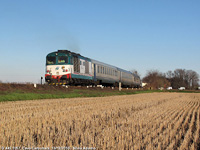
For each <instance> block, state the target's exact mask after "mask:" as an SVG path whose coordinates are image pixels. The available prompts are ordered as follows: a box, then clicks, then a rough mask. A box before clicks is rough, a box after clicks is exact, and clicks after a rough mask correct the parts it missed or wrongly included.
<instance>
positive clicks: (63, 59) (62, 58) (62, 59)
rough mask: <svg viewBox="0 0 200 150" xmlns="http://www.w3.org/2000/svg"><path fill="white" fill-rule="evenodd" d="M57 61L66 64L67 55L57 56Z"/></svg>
mask: <svg viewBox="0 0 200 150" xmlns="http://www.w3.org/2000/svg"><path fill="white" fill-rule="evenodd" d="M58 63H59V64H66V63H68V57H67V56H58Z"/></svg>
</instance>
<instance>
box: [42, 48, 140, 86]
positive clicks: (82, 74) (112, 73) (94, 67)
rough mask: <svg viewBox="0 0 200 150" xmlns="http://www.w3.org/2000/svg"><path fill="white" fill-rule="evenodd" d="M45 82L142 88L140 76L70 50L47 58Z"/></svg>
mask: <svg viewBox="0 0 200 150" xmlns="http://www.w3.org/2000/svg"><path fill="white" fill-rule="evenodd" d="M45 81H46V82H48V83H49V84H67V85H80V84H81V85H93V84H95V85H97V84H100V85H110V86H118V84H119V82H121V83H122V86H126V87H140V85H141V81H140V78H139V76H137V75H136V74H132V73H131V72H129V71H126V70H123V69H120V68H117V67H115V66H112V65H108V64H105V63H102V62H99V61H96V60H93V59H90V58H87V57H84V56H81V55H80V54H78V53H73V52H70V51H68V50H58V51H56V52H52V53H49V54H48V55H47V56H46V74H45Z"/></svg>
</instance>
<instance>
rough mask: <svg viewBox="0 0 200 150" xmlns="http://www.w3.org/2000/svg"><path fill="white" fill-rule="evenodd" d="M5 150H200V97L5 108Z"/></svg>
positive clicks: (1, 123) (0, 112) (0, 106)
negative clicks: (9, 149) (82, 149)
mask: <svg viewBox="0 0 200 150" xmlns="http://www.w3.org/2000/svg"><path fill="white" fill-rule="evenodd" d="M0 116H1V117H0V147H1V146H2V147H27V148H30V147H49V148H50V149H51V148H52V147H68V148H70V149H73V147H79V148H80V147H90V148H91V147H93V148H96V149H120V150H121V149H181V150H182V149H199V148H200V138H199V136H200V94H194V93H192V94H191V93H188V94H186V93H151V94H138V95H128V96H111V97H99V98H73V99H51V100H38V101H18V102H5V103H0Z"/></svg>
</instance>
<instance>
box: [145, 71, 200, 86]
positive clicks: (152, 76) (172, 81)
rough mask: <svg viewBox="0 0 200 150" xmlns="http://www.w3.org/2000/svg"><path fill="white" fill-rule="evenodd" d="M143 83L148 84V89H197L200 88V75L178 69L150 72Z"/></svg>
mask: <svg viewBox="0 0 200 150" xmlns="http://www.w3.org/2000/svg"><path fill="white" fill-rule="evenodd" d="M142 82H143V83H144V82H145V83H147V84H148V87H151V88H154V89H158V88H160V87H163V88H167V87H172V88H173V89H178V88H179V87H185V88H186V89H197V88H198V87H199V74H198V73H197V72H195V71H193V70H186V69H176V70H174V71H171V70H170V71H168V72H166V73H162V72H160V71H158V70H151V71H148V72H147V74H146V76H145V77H144V78H143V79H142Z"/></svg>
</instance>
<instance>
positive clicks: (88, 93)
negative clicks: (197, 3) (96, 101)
mask: <svg viewBox="0 0 200 150" xmlns="http://www.w3.org/2000/svg"><path fill="white" fill-rule="evenodd" d="M153 92H183V93H200V92H199V91H178V90H171V91H160V90H126V89H123V90H122V91H118V90H116V89H115V90H111V89H104V90H102V89H84V88H83V89H72V90H68V91H62V90H61V91H60V90H59V89H58V90H55V91H49V92H47V91H45V92H42V91H40V92H36V91H32V92H30V91H26V92H24V91H22V90H16V91H9V92H8V91H6V92H0V102H5V101H20V100H37V99H55V98H75V97H104V96H113V95H130V94H141V93H153Z"/></svg>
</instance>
